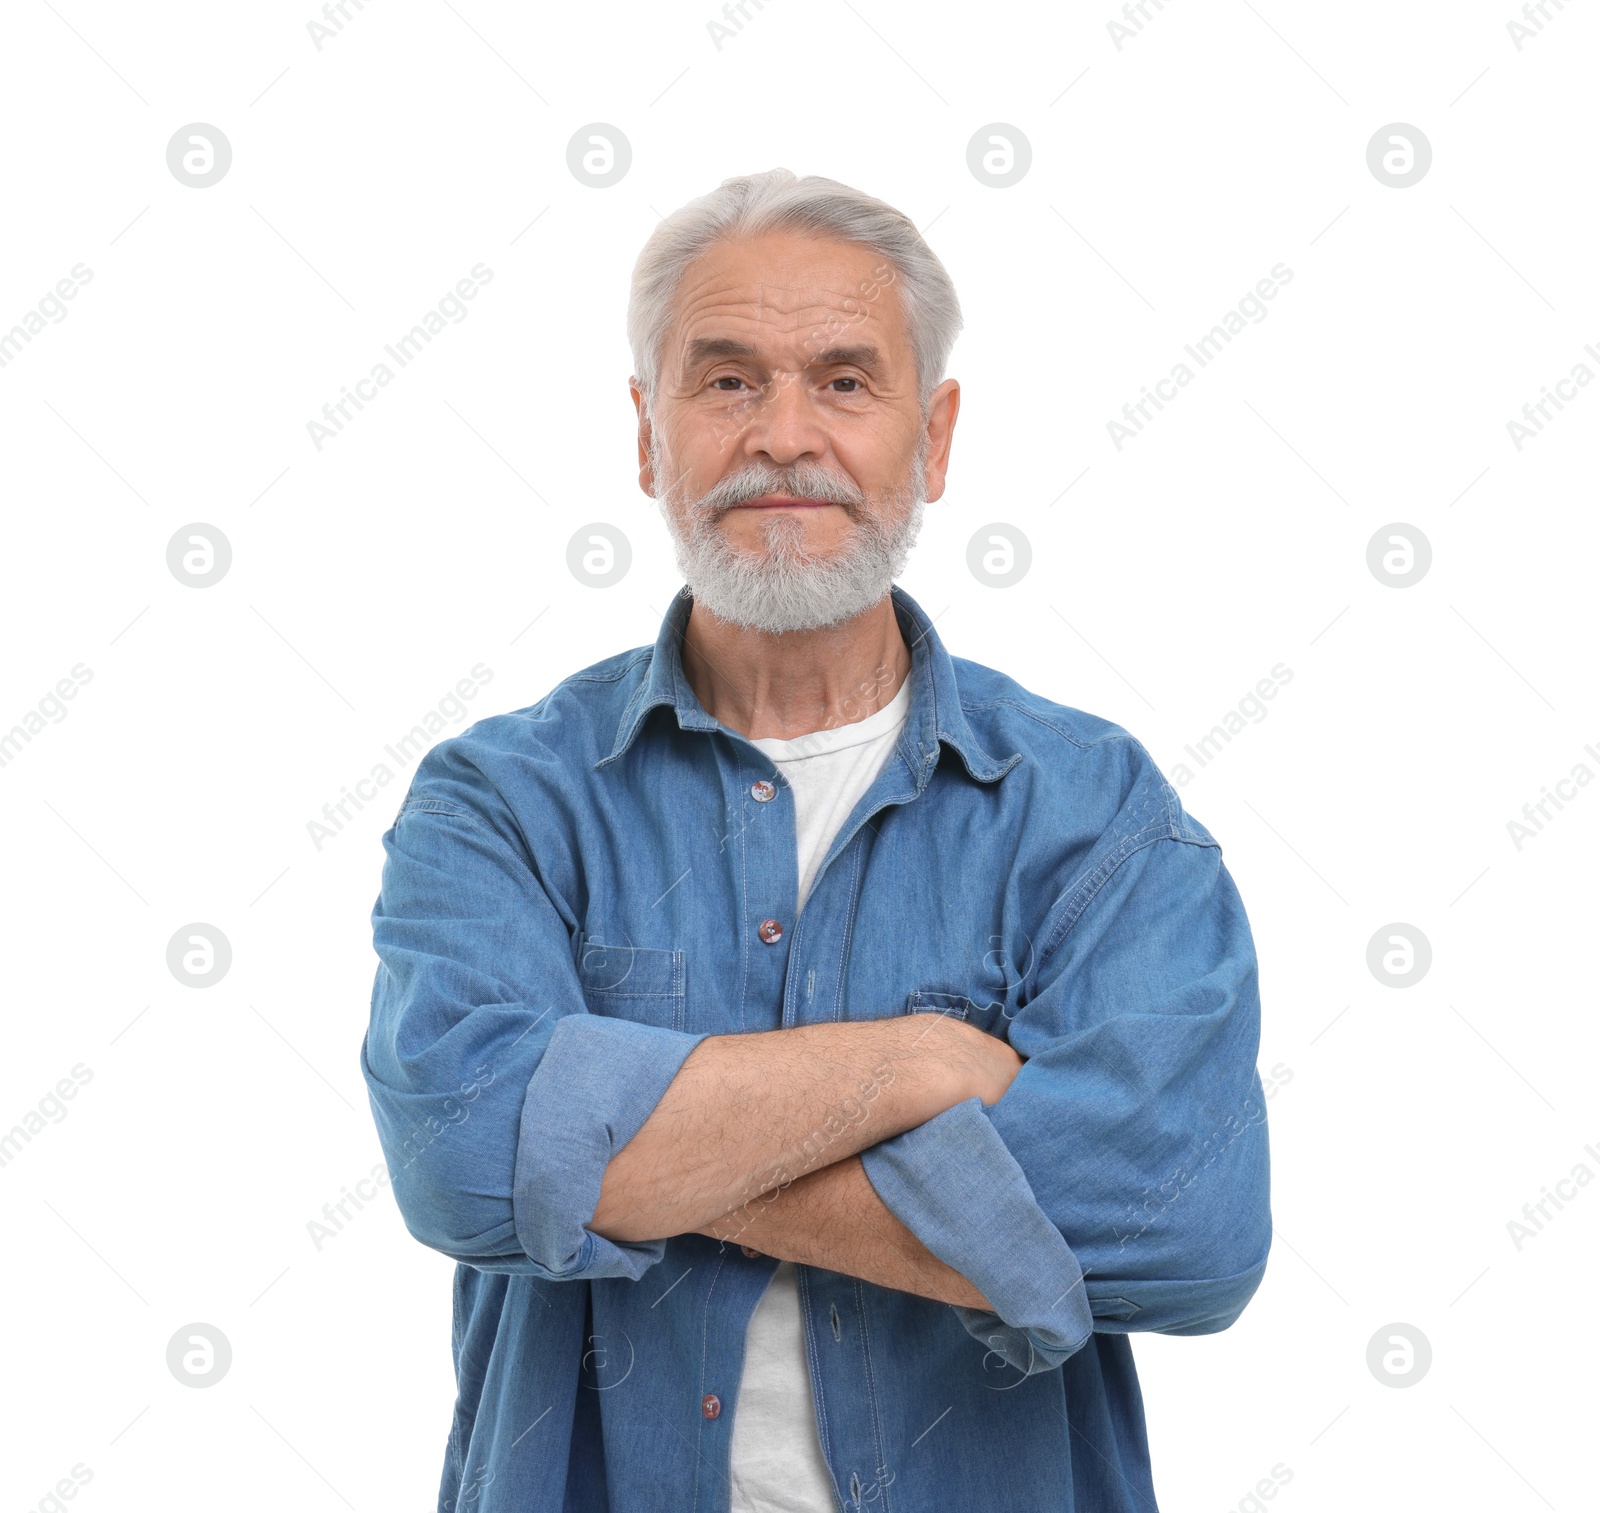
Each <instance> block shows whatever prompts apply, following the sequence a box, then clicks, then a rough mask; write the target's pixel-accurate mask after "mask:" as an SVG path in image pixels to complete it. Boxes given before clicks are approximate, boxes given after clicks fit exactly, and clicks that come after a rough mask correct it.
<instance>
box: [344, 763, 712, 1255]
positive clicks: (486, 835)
mask: <svg viewBox="0 0 1600 1513" xmlns="http://www.w3.org/2000/svg"><path fill="white" fill-rule="evenodd" d="M452 744H453V743H450V742H446V743H444V744H443V746H441V747H435V748H434V750H433V751H432V752H430V753H429V754H428V756H427V757H425V758H424V761H423V763H422V765H421V766H420V767H419V769H418V773H417V776H416V780H415V781H414V782H413V784H412V789H411V792H410V793H409V794H408V796H407V799H406V802H405V804H404V805H403V806H402V808H401V811H400V813H399V815H398V816H397V817H396V819H395V822H394V824H393V825H392V826H391V828H390V829H389V830H388V831H387V832H386V833H385V835H384V837H383V844H384V850H385V853H386V855H385V862H384V868H383V879H382V886H381V891H380V893H379V897H378V900H377V903H376V905H375V906H374V908H373V912H372V928H373V944H374V947H375V949H376V951H377V955H378V958H379V966H378V969H377V976H376V979H375V981H374V984H373V991H372V1008H371V1018H370V1021H369V1024H368V1028H367V1033H366V1036H365V1038H364V1040H363V1042H362V1048H361V1066H362V1073H363V1075H364V1077H365V1079H366V1083H367V1091H368V1097H369V1101H370V1103H371V1106H372V1112H373V1117H374V1119H375V1120H376V1122H377V1127H378V1134H379V1139H380V1142H381V1144H382V1146H383V1151H384V1156H385V1158H386V1161H387V1164H388V1168H389V1172H390V1176H391V1178H392V1181H393V1186H394V1194H395V1199H396V1202H397V1203H398V1204H399V1207H400V1211H401V1213H402V1215H403V1216H404V1218H405V1222H406V1227H407V1228H408V1229H409V1230H410V1232H411V1234H412V1235H413V1236H415V1238H417V1239H418V1240H420V1241H421V1242H422V1243H423V1244H425V1245H428V1246H431V1247H432V1248H433V1249H435V1250H439V1251H442V1252H443V1253H444V1254H445V1255H448V1256H450V1257H452V1258H453V1259H454V1260H457V1261H460V1262H463V1263H465V1264H467V1265H470V1266H473V1267H476V1268H478V1269H479V1270H482V1271H491V1272H514V1273H529V1274H532V1275H535V1276H540V1277H544V1278H547V1279H549V1280H552V1281H571V1280H579V1279H583V1278H589V1277H629V1278H634V1279H637V1278H638V1277H640V1276H641V1275H643V1273H644V1272H645V1271H646V1270H647V1269H648V1268H649V1267H651V1266H652V1265H654V1264H655V1263H656V1262H657V1261H659V1260H660V1259H661V1257H662V1255H663V1253H664V1251H665V1246H666V1242H665V1241H664V1240H651V1241H640V1242H620V1241H612V1240H608V1239H606V1238H605V1237H604V1236H601V1235H597V1234H595V1233H594V1232H593V1231H592V1230H590V1229H589V1228H588V1227H587V1225H588V1221H589V1220H590V1219H591V1218H592V1217H593V1215H594V1210H595V1205H596V1203H597V1202H598V1201H599V1197H600V1184H601V1179H602V1177H603V1176H604V1173H605V1169H606V1165H607V1163H608V1162H609V1161H610V1159H611V1157H612V1156H613V1155H614V1154H615V1153H616V1152H617V1151H618V1150H620V1149H621V1148H622V1147H623V1146H624V1145H626V1144H627V1142H628V1141H629V1140H630V1139H632V1138H633V1136H634V1134H635V1133H637V1131H638V1130H639V1128H640V1126H641V1125H642V1124H643V1123H644V1122H645V1120H646V1119H647V1118H648V1117H649V1116H650V1113H651V1111H652V1110H653V1109H654V1108H655V1106H656V1104H657V1103H658V1102H659V1101H660V1098H661V1095H662V1094H663V1093H664V1092H665V1091H666V1089H667V1086H668V1084H669V1083H670V1082H671V1081H672V1079H673V1078H674V1077H675V1076H676V1075H677V1072H678V1069H679V1068H680V1067H681V1066H682V1064H683V1062H684V1059H685V1058H686V1057H687V1056H688V1054H689V1052H690V1051H692V1050H693V1049H694V1047H695V1046H696V1045H697V1044H698V1043H699V1042H700V1040H702V1039H704V1036H701V1035H692V1034H686V1033H683V1032H681V1031H676V1030H671V1029H666V1028H661V1027H657V1026H654V1025H648V1024H641V1023H638V1022H635V1021H633V1020H627V1019H620V1018H610V1017H606V1016H603V1015H598V1014H590V1013H589V1012H588V1010H587V1008H586V1005H585V1002H584V998H583V993H582V990H581V988H580V986H579V978H578V972H577V964H576V960H575V956H574V950H573V945H572V940H573V932H572V928H571V927H570V926H569V923H568V922H567V920H566V919H564V918H563V916H562V913H561V912H560V910H559V909H558V908H557V906H556V903H555V902H554V901H553V899H552V897H551V895H550V893H549V891H548V890H547V888H546V887H545V885H544V884H543V883H542V881H541V879H540V876H539V873H538V868H537V862H536V859H535V858H534V857H532V856H531V855H529V854H528V849H527V844H526V841H525V839H524V837H523V834H522V832H521V830H520V828H519V827H518V825H517V823H516V820H515V818H514V817H513V816H512V815H511V814H510V812H509V810H508V809H507V807H506V806H505V804H504V802H503V800H502V799H501V798H500V797H499V795H498V794H497V793H496V792H495V790H494V788H493V786H492V785H491V784H489V783H488V782H487V781H486V780H485V779H484V778H483V776H482V774H481V773H479V772H477V771H476V770H475V769H474V768H473V767H472V766H471V764H470V762H469V761H467V760H466V759H465V758H463V757H462V756H461V755H459V753H455V752H452V751H451V750H450V749H449V748H450V747H451V746H452Z"/></svg>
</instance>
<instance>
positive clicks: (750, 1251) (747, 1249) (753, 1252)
mask: <svg viewBox="0 0 1600 1513" xmlns="http://www.w3.org/2000/svg"><path fill="white" fill-rule="evenodd" d="M739 1249H740V1250H742V1251H743V1252H744V1253H745V1254H746V1255H747V1256H751V1257H754V1256H758V1255H760V1254H761V1252H760V1251H759V1250H757V1249H756V1248H755V1246H754V1245H741V1246H740V1247H739Z"/></svg>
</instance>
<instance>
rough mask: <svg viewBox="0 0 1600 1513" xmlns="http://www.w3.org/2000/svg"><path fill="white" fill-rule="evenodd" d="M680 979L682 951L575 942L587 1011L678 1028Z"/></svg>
mask: <svg viewBox="0 0 1600 1513" xmlns="http://www.w3.org/2000/svg"><path fill="white" fill-rule="evenodd" d="M684 977H685V971H684V960H683V952H682V951H663V950H660V949H658V948H655V947H650V946H614V945H607V944H605V943H604V942H602V941H599V940H596V939H595V938H594V937H593V936H584V937H583V939H582V941H581V942H580V945H579V949H578V982H579V985H580V986H581V987H582V989H583V1001H584V1003H585V1004H586V1005H587V1007H588V1009H589V1012H590V1013H591V1014H607V1015H610V1016H611V1017H612V1018H613V1019H636V1020H638V1021H639V1022H640V1023H641V1024H653V1025H657V1026H659V1027H660V1028H661V1029H664V1030H681V1029H682V1028H683V1025H684Z"/></svg>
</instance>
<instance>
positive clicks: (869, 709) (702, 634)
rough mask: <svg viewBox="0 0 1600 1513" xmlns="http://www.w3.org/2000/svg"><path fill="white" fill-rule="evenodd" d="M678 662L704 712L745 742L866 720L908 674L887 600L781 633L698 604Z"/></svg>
mask: <svg viewBox="0 0 1600 1513" xmlns="http://www.w3.org/2000/svg"><path fill="white" fill-rule="evenodd" d="M682 657H683V675H684V677H685V678H687V679H688V681H689V686H690V687H691V688H692V689H693V690H694V692H695V697H696V698H698V699H699V700H700V703H701V706H702V707H703V708H704V709H705V711H706V713H707V714H709V715H710V716H711V717H712V718H713V719H716V720H720V721H721V722H722V723H723V724H724V725H726V726H727V727H728V728H729V729H730V730H736V731H738V732H739V734H740V735H743V736H747V737H749V738H750V739H751V740H764V739H766V738H768V737H777V738H778V739H780V740H792V739H793V738H794V737H795V736H802V735H809V734H810V733H811V732H812V731H815V730H829V729H833V728H835V727H837V726H840V725H850V724H854V723H855V721H857V720H864V719H866V718H867V716H868V715H870V714H876V713H877V711H878V710H880V709H882V708H883V706H884V705H885V704H887V703H888V702H889V701H890V700H891V699H892V698H894V696H895V694H897V693H898V692H899V691H900V685H901V683H902V682H903V681H904V680H905V676H906V674H907V673H908V672H910V670H911V653H910V651H908V650H907V648H906V643H905V638H904V637H903V636H901V634H900V623H899V621H898V620H897V619H896V618H895V613H894V605H893V604H892V603H891V601H890V600H889V598H888V597H887V596H885V597H884V598H883V599H881V600H880V601H879V602H878V603H877V604H875V605H873V607H872V608H871V609H869V610H865V611H863V612H862V613H861V614H859V615H857V616H856V617H855V618H854V619H853V620H846V621H844V622H843V623H842V624H840V625H829V626H825V627H824V628H823V629H821V630H805V631H784V632H782V633H774V632H772V631H764V630H750V629H748V628H746V627H744V626H740V625H733V624H731V623H730V622H728V621H726V620H719V619H718V618H717V617H716V616H715V615H713V614H712V613H711V611H710V610H708V609H703V608H702V607H701V606H700V605H699V604H698V603H697V604H696V605H695V606H694V608H693V609H692V610H691V612H690V614H689V623H688V624H687V625H686V626H685V627H684V632H683V648H682Z"/></svg>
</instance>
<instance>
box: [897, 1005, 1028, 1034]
mask: <svg viewBox="0 0 1600 1513" xmlns="http://www.w3.org/2000/svg"><path fill="white" fill-rule="evenodd" d="M906 1013H908V1014H947V1015H948V1016H949V1017H950V1018H951V1019H962V1020H965V1021H966V1022H967V1023H968V1024H971V1025H976V1026H977V1027H978V1028H979V1029H980V1030H985V1031H987V1032H988V1033H989V1034H991V1035H998V1036H999V1037H1000V1038H1001V1039H1002V1040H1004V1039H1006V1032H1007V1031H1008V1030H1009V1029H1010V1027H1011V1021H1010V1020H1009V1019H1007V1018H1006V1006H1005V1004H1003V1003H1000V1002H998V1001H996V1002H992V1003H975V1002H974V1001H973V1000H972V999H970V998H964V997H962V995H961V994H959V993H911V994H908V995H907V997H906Z"/></svg>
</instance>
